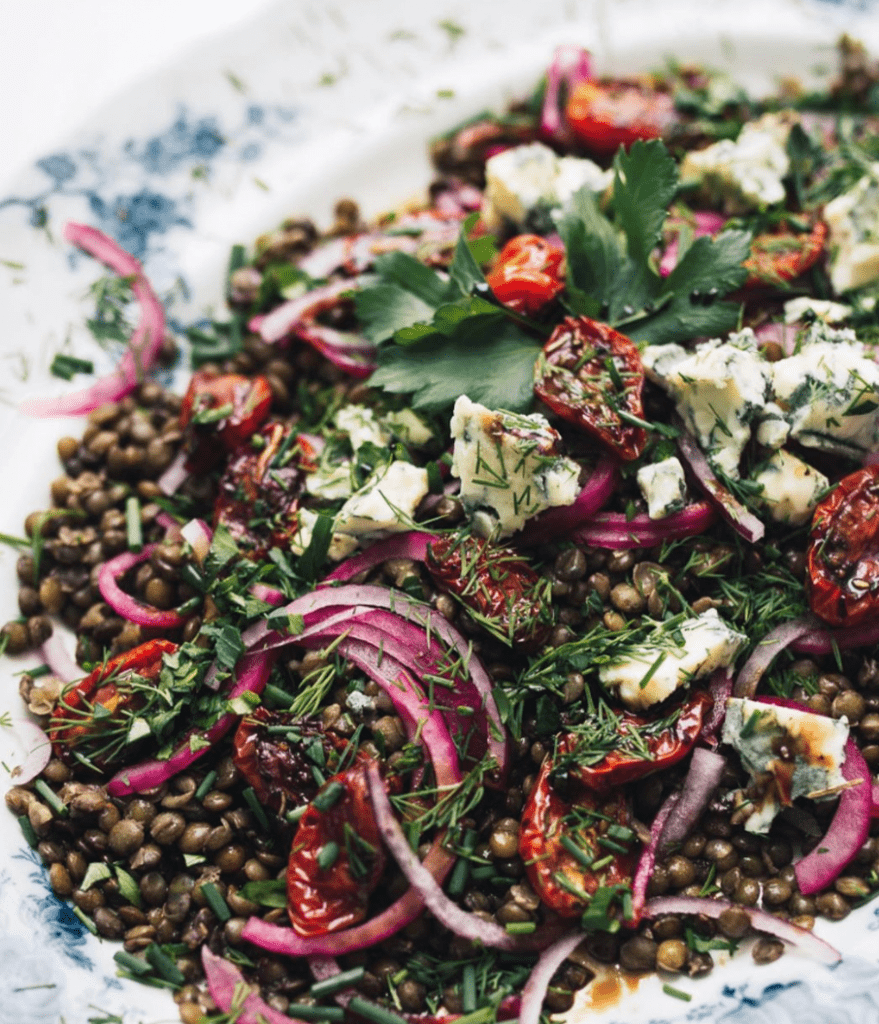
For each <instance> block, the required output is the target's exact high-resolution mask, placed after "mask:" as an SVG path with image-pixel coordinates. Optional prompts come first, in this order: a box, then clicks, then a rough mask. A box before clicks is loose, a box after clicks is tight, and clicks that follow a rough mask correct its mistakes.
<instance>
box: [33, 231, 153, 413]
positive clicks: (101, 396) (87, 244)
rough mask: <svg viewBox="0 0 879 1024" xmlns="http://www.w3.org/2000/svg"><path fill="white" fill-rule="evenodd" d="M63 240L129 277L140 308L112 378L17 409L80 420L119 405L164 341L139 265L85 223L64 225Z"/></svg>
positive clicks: (144, 277)
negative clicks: (107, 404) (111, 404)
mask: <svg viewBox="0 0 879 1024" xmlns="http://www.w3.org/2000/svg"><path fill="white" fill-rule="evenodd" d="M64 238H65V240H66V241H68V242H70V243H71V244H72V245H76V246H79V248H80V249H82V250H83V251H84V252H86V253H88V254H89V256H93V257H94V258H95V259H97V260H100V261H101V262H102V263H104V264H106V266H108V267H109V268H110V269H111V270H113V271H115V272H116V273H117V274H118V275H119V276H120V277H125V278H131V281H132V283H131V290H132V291H133V292H134V296H135V298H136V299H137V301H138V302H139V303H140V320H139V322H138V324H137V326H136V327H135V329H134V333H133V334H132V335H131V338H130V339H129V341H128V345H127V347H126V349H125V352H124V354H123V356H122V358H121V359H120V360H119V363H118V364H117V366H116V369H115V370H114V371H113V372H112V373H110V374H108V375H107V376H106V377H101V378H100V379H99V380H96V381H95V382H94V384H92V385H90V386H89V387H87V388H84V389H83V390H81V391H74V392H72V393H71V394H68V395H62V396H60V397H58V398H31V399H28V400H27V401H25V402H22V404H21V406H20V407H19V408H20V409H21V411H22V412H23V413H25V414H27V415H29V416H82V415H84V414H85V413H88V412H91V411H92V409H96V408H97V407H98V406H99V405H103V404H104V403H105V402H118V401H119V399H120V398H124V397H125V396H126V395H127V394H129V393H130V392H132V391H133V390H134V389H135V388H136V387H137V385H138V384H140V382H141V381H142V380H143V378H144V374H145V373H146V372H147V370H149V369H150V367H151V366H152V364H153V363H154V362H155V359H156V356H157V355H158V354H159V350H160V349H161V347H162V342H163V341H164V339H165V311H164V309H163V308H162V304H161V303H160V302H159V300H158V298H157V297H156V294H155V292H154V291H153V289H152V286H151V285H150V283H149V281H148V280H147V278H146V275H145V274H144V272H143V267H142V266H141V265H140V263H139V262H138V261H137V260H136V259H135V258H134V257H133V256H132V255H131V254H130V253H127V252H126V251H125V250H124V249H123V248H121V246H119V245H118V244H117V243H116V242H114V241H113V239H112V238H110V237H109V236H107V235H105V234H104V233H103V232H102V231H98V229H97V228H93V227H89V226H88V225H86V224H76V223H73V222H71V223H69V224H67V225H66V227H65V228H64Z"/></svg>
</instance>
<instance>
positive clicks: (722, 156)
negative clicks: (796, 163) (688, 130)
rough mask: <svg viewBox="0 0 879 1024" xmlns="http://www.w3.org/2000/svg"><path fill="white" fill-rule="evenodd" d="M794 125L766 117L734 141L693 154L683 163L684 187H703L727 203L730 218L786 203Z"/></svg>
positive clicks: (751, 124) (716, 143) (688, 154)
mask: <svg viewBox="0 0 879 1024" xmlns="http://www.w3.org/2000/svg"><path fill="white" fill-rule="evenodd" d="M791 123H792V122H791V120H790V119H789V118H785V117H782V116H779V115H778V114H764V116H763V117H761V118H758V119H757V120H756V121H751V122H749V123H748V124H746V125H745V127H744V128H743V129H742V130H741V132H740V133H739V137H738V138H737V139H736V140H735V142H733V141H732V140H731V139H722V140H721V141H720V142H715V143H714V144H713V145H711V146H708V147H707V148H706V149H700V150H692V151H690V152H688V153H687V154H686V156H685V157H684V160H683V162H682V164H681V183H682V184H685V185H687V184H692V183H695V182H698V183H700V184H701V185H702V187H703V188H704V189H705V190H706V191H707V192H708V194H709V195H710V196H711V197H712V198H714V199H719V200H722V201H723V203H724V206H725V208H726V210H727V211H728V212H729V213H746V212H747V211H748V210H757V209H760V208H761V207H763V206H771V205H772V204H774V203H780V202H782V201H783V200H784V198H785V194H786V193H785V189H784V180H783V179H784V177H785V176H786V175H787V173H788V172H789V170H790V159H789V158H788V155H787V139H788V136H789V135H790V129H791Z"/></svg>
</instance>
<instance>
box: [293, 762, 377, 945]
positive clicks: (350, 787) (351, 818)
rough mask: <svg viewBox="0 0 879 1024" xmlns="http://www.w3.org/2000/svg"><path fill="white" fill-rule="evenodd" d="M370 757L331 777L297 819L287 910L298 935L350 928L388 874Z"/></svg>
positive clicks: (358, 918)
mask: <svg viewBox="0 0 879 1024" xmlns="http://www.w3.org/2000/svg"><path fill="white" fill-rule="evenodd" d="M369 760H370V759H369V758H368V757H367V755H365V754H362V755H359V756H358V759H357V760H356V761H355V762H354V764H353V765H352V766H351V767H350V768H347V769H345V770H344V771H342V772H339V773H338V774H336V775H333V776H332V777H331V778H330V779H328V780H327V782H326V784H325V785H324V786H323V787H322V788H321V790H320V791H319V792H318V794H317V796H316V797H315V799H314V800H313V801H312V802H311V803H310V804H309V805H308V807H307V808H306V809H305V813H304V814H303V815H302V817H301V818H300V819H299V827H298V828H297V830H296V835H295V836H294V837H293V845H292V847H291V850H290V860H289V862H288V865H287V907H288V913H289V915H290V921H291V923H292V924H293V929H294V931H296V932H297V933H298V934H299V935H304V936H308V935H324V934H326V933H327V932H334V931H338V930H339V929H341V928H349V927H350V926H351V925H355V924H357V923H358V922H360V921H362V920H363V919H364V917H365V916H366V911H367V904H368V902H369V896H370V894H371V893H372V891H373V890H374V889H375V887H376V885H377V884H378V880H379V878H380V877H381V873H382V871H383V870H384V865H385V855H384V847H383V846H382V839H381V833H380V832H379V830H378V826H377V825H376V823H375V817H374V815H373V813H372V802H371V800H370V799H369V784H368V781H367V766H368V763H369Z"/></svg>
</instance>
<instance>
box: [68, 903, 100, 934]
mask: <svg viewBox="0 0 879 1024" xmlns="http://www.w3.org/2000/svg"><path fill="white" fill-rule="evenodd" d="M70 909H71V910H72V911H73V913H74V914H76V916H77V917H78V918H79V919H80V921H82V923H83V924H84V925H85V926H86V928H88V930H89V931H90V932H91V933H92V935H97V934H98V926H97V925H96V924H95V922H94V921H93V920H92V919H91V918H90V917H89V916H88V914H87V913H86V912H85V911H84V910H80V908H79V907H77V906H76V905H75V904H74V905H73V906H71V908H70Z"/></svg>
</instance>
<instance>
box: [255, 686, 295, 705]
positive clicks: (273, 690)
mask: <svg viewBox="0 0 879 1024" xmlns="http://www.w3.org/2000/svg"><path fill="white" fill-rule="evenodd" d="M262 699H263V701H264V703H266V704H268V705H269V707H272V708H281V709H283V710H284V711H287V710H288V709H289V707H290V705H291V704H292V703H293V698H292V697H291V696H290V694H289V693H287V691H286V690H282V689H281V687H280V686H275V684H274V683H266V687H265V689H264V690H263V692H262Z"/></svg>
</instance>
